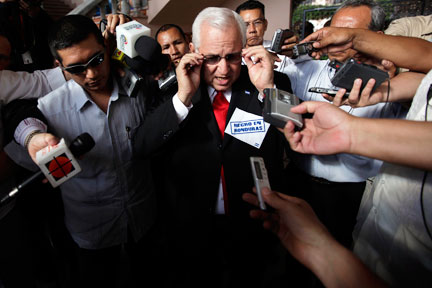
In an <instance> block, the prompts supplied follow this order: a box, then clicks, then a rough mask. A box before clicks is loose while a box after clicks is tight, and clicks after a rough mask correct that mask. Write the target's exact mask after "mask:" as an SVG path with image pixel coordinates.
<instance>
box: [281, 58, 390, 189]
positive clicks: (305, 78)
mask: <svg viewBox="0 0 432 288" xmlns="http://www.w3.org/2000/svg"><path fill="white" fill-rule="evenodd" d="M329 63H330V61H329V60H305V61H299V62H297V63H296V64H295V65H287V66H285V67H284V69H283V71H284V73H285V74H287V75H288V77H289V78H290V80H291V86H292V88H293V91H294V94H295V95H296V96H297V97H299V98H300V99H302V100H304V101H321V102H329V101H327V100H326V99H325V98H324V97H323V96H322V95H321V94H320V93H312V92H309V91H308V89H309V88H310V87H323V88H336V87H335V86H333V84H332V83H331V80H330V79H331V78H332V77H333V75H334V73H335V71H334V69H333V68H331V67H330V66H329V65H328V64H329ZM340 109H342V110H344V111H346V112H348V113H350V114H351V115H354V116H358V117H367V118H395V117H396V115H397V113H398V111H394V107H393V106H392V105H391V104H384V103H379V104H377V105H373V106H368V107H361V108H351V107H350V106H341V107H340ZM294 161H295V163H296V164H297V165H298V167H300V168H301V169H302V170H303V171H305V172H306V173H308V174H309V175H312V176H315V177H320V178H324V179H327V180H329V181H334V182H362V181H365V180H366V179H367V178H369V177H372V176H375V175H376V174H377V173H378V171H379V168H380V167H381V164H382V161H379V160H376V159H370V158H367V157H362V156H358V155H352V154H336V155H306V154H296V157H295V159H294Z"/></svg>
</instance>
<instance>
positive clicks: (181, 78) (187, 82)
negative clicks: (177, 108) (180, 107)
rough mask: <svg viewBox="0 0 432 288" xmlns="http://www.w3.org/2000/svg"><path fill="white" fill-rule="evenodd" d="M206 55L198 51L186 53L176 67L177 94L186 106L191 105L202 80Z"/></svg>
mask: <svg viewBox="0 0 432 288" xmlns="http://www.w3.org/2000/svg"><path fill="white" fill-rule="evenodd" d="M203 61H204V56H203V55H201V54H198V53H187V54H185V55H184V56H183V57H182V59H181V60H180V63H179V64H178V65H177V68H176V75H177V82H178V92H177V96H178V97H179V99H180V101H182V102H183V104H185V106H190V104H191V102H192V96H193V95H194V94H195V92H196V91H197V89H198V87H199V85H200V80H201V66H202V65H203Z"/></svg>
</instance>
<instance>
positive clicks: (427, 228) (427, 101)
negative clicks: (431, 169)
mask: <svg viewBox="0 0 432 288" xmlns="http://www.w3.org/2000/svg"><path fill="white" fill-rule="evenodd" d="M431 98H432V84H431V85H430V86H429V91H428V93H427V95H426V107H425V122H427V119H428V118H427V114H428V113H427V112H428V107H429V100H430V99H431ZM427 175H428V172H427V171H424V174H423V181H422V186H421V190H420V209H421V213H422V218H423V224H424V226H425V229H426V232H427V234H428V235H429V238H430V239H431V240H432V233H431V231H430V230H429V226H428V224H427V221H426V213H425V209H424V201H423V195H424V186H425V184H426V177H427Z"/></svg>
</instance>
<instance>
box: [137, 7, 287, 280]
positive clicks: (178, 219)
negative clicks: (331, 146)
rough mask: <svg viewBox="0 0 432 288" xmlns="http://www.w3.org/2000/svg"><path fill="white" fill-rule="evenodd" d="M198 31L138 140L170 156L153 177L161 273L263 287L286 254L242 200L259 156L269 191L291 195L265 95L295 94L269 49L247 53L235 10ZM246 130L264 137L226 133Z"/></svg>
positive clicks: (206, 17)
mask: <svg viewBox="0 0 432 288" xmlns="http://www.w3.org/2000/svg"><path fill="white" fill-rule="evenodd" d="M192 32H193V39H192V44H191V45H190V50H191V51H194V52H193V53H188V54H186V55H184V56H183V57H182V59H181V61H180V63H179V64H178V66H177V71H176V74H177V80H178V93H177V94H176V95H175V96H174V97H173V100H172V101H167V102H166V103H164V104H163V105H162V106H160V107H158V109H156V111H155V114H156V115H160V116H159V117H150V118H149V119H147V120H146V125H147V127H149V129H142V130H141V131H139V133H142V134H141V136H142V137H141V138H142V139H139V138H138V139H137V141H138V142H140V141H143V143H144V146H146V147H148V146H149V145H157V146H160V145H161V144H164V147H165V150H164V153H163V154H164V158H165V159H164V163H165V164H164V166H163V167H162V171H159V172H158V173H156V174H158V175H159V176H161V175H162V178H163V180H162V181H161V182H162V185H163V187H162V191H159V192H160V193H158V194H159V196H160V195H163V196H161V197H166V198H164V200H163V201H161V202H160V203H161V206H162V209H164V211H163V212H164V216H165V219H164V220H166V224H165V225H163V227H167V230H169V234H168V236H169V237H170V238H168V239H170V242H169V245H166V246H167V247H168V249H170V250H169V251H168V255H169V256H170V259H169V261H166V262H165V263H171V265H172V266H169V265H166V266H165V269H170V268H172V271H170V275H173V276H172V277H170V279H166V280H168V281H174V283H175V284H176V285H178V286H180V284H179V282H181V283H183V282H184V284H187V285H188V287H191V286H193V287H213V286H215V287H221V286H223V285H225V284H228V286H229V287H235V286H238V287H240V286H254V287H257V286H259V287H265V286H266V284H269V283H268V282H267V283H266V282H265V281H264V277H265V274H266V273H267V272H270V273H274V272H275V271H280V270H277V267H275V266H273V267H271V265H276V264H275V259H278V257H282V254H279V255H278V254H277V253H275V252H276V251H275V250H276V247H278V245H277V242H274V240H275V239H274V238H273V237H271V236H272V235H270V234H267V233H265V231H263V230H262V228H261V227H260V225H257V223H255V222H251V221H249V220H248V219H247V218H248V215H249V209H250V206H248V205H244V203H242V200H241V195H242V194H243V193H245V192H247V191H248V190H249V189H251V188H252V186H253V179H252V174H251V169H250V161H249V157H250V156H261V157H263V158H264V160H265V163H266V165H267V168H268V170H269V177H270V182H271V185H272V187H273V186H279V187H281V189H282V190H286V189H285V188H284V186H285V185H284V180H285V179H284V173H283V162H282V159H283V157H282V156H283V152H284V149H285V144H286V143H285V142H284V139H283V137H281V136H282V135H281V134H279V132H278V131H277V130H276V129H275V127H273V126H267V125H264V122H263V120H262V116H261V115H262V107H263V106H262V105H263V103H262V97H260V96H259V94H260V92H262V91H263V89H264V88H271V87H274V85H275V84H276V86H278V85H279V83H281V85H282V86H279V88H282V89H284V90H287V91H290V90H291V87H290V85H289V79H288V77H286V76H285V75H283V74H278V73H274V72H273V61H272V58H271V56H270V55H269V53H268V52H267V51H266V50H265V49H264V47H262V46H256V47H250V48H247V49H243V47H244V46H245V43H246V34H245V24H244V21H243V20H242V19H241V17H240V16H239V15H238V14H237V13H235V12H234V11H231V10H229V9H226V8H212V7H210V8H206V9H204V10H203V11H202V12H201V13H200V14H199V15H198V16H197V18H196V19H195V21H194V24H193V26H192ZM242 57H243V58H244V59H245V60H246V63H247V66H244V65H241V60H242ZM252 57H253V58H254V61H252V60H251V59H252ZM283 85H285V86H283ZM152 119H153V120H154V121H155V122H153V123H152V121H153V120H152ZM254 120H256V121H255V122H254ZM240 122H241V123H246V124H247V125H249V124H251V125H255V124H257V123H262V124H263V125H264V126H262V128H263V131H264V130H265V132H258V133H249V134H248V135H247V137H244V136H245V135H246V134H242V135H240V134H236V133H235V132H233V131H232V130H231V129H230V127H233V126H234V125H235V124H237V123H240ZM152 127H158V128H157V130H159V133H157V132H156V129H154V128H152ZM226 127H227V128H226ZM228 131H230V132H228ZM255 132H256V131H255ZM247 138H249V139H247ZM171 238H172V239H173V240H171ZM173 242H174V243H173ZM279 260H280V258H279ZM168 266H169V267H168ZM272 268H275V269H272ZM266 269H267V270H266ZM269 269H270V270H269ZM272 275H273V274H272ZM170 284H173V283H170Z"/></svg>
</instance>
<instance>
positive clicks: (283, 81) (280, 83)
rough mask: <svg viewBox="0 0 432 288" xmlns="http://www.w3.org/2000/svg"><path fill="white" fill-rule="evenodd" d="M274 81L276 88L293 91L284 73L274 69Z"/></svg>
mask: <svg viewBox="0 0 432 288" xmlns="http://www.w3.org/2000/svg"><path fill="white" fill-rule="evenodd" d="M274 83H275V84H276V88H278V89H281V90H284V91H287V92H289V93H293V91H292V88H291V82H290V80H289V78H288V76H287V75H286V74H284V73H280V72H277V71H274Z"/></svg>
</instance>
